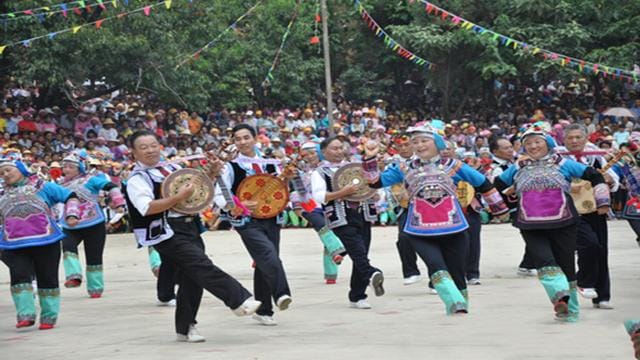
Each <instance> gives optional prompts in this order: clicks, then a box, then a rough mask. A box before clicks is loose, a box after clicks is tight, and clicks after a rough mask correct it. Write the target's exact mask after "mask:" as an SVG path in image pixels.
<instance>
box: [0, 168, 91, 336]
mask: <svg viewBox="0 0 640 360" xmlns="http://www.w3.org/2000/svg"><path fill="white" fill-rule="evenodd" d="M16 159H17V158H14V159H13V160H3V161H0V178H2V180H4V186H5V187H4V194H2V195H1V196H0V223H1V224H2V232H1V233H0V250H3V251H4V254H3V261H4V262H5V263H6V264H7V266H9V273H10V277H11V297H12V298H13V302H14V304H15V306H16V312H17V323H16V327H17V328H23V327H28V326H32V325H34V324H35V321H36V304H35V296H34V294H33V287H32V284H31V280H32V277H33V275H34V274H35V277H36V281H37V284H38V298H39V301H40V330H47V329H52V328H53V327H54V326H55V324H56V320H57V318H58V313H59V312H60V289H59V285H58V266H59V265H60V244H59V243H58V242H59V241H60V240H62V238H64V233H63V232H62V230H61V229H60V228H59V227H58V224H57V222H56V219H55V218H54V217H53V216H52V212H51V208H52V207H53V206H54V205H55V204H58V203H64V204H65V211H64V216H65V219H66V222H67V225H69V226H73V225H74V224H76V223H77V222H78V218H79V208H78V201H77V199H76V198H75V195H74V194H73V193H72V192H71V191H69V190H67V189H65V188H63V187H61V186H59V185H57V184H54V183H51V182H43V181H42V180H39V179H37V178H36V177H30V176H31V174H30V173H29V172H28V171H27V168H26V167H25V165H24V164H23V163H22V162H21V161H19V160H16Z"/></svg>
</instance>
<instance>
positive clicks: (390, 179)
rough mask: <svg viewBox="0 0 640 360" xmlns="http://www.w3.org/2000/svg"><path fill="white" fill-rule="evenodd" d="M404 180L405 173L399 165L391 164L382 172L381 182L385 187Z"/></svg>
mask: <svg viewBox="0 0 640 360" xmlns="http://www.w3.org/2000/svg"><path fill="white" fill-rule="evenodd" d="M402 181H404V173H403V172H402V170H400V167H399V166H397V165H396V166H389V167H388V168H386V169H385V170H384V171H383V172H382V174H380V182H381V183H382V186H383V187H387V186H391V185H394V184H397V183H401V182H402Z"/></svg>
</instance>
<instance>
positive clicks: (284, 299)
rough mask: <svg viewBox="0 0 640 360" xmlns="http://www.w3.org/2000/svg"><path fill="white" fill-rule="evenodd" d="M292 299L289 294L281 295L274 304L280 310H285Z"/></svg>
mask: <svg viewBox="0 0 640 360" xmlns="http://www.w3.org/2000/svg"><path fill="white" fill-rule="evenodd" d="M292 301H293V299H292V298H291V296H289V295H282V296H280V297H279V298H278V300H276V306H277V307H278V309H280V311H285V310H287V309H288V308H289V305H291V302H292Z"/></svg>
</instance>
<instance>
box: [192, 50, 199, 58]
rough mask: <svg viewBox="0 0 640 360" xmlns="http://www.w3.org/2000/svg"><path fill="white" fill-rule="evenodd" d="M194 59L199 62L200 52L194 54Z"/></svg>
mask: <svg viewBox="0 0 640 360" xmlns="http://www.w3.org/2000/svg"><path fill="white" fill-rule="evenodd" d="M193 58H194V59H196V60H198V59H199V58H200V51H198V52H197V53H195V54H193Z"/></svg>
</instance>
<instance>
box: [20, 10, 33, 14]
mask: <svg viewBox="0 0 640 360" xmlns="http://www.w3.org/2000/svg"><path fill="white" fill-rule="evenodd" d="M22 13H23V14H25V15H33V10H25V11H23V12H22Z"/></svg>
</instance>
